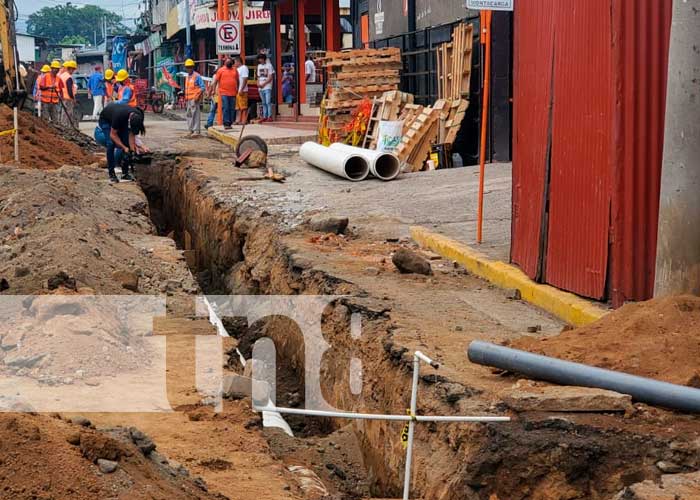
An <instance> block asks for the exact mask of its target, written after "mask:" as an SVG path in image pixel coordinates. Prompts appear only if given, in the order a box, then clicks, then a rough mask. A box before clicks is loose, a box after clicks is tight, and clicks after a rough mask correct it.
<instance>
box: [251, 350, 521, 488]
mask: <svg viewBox="0 0 700 500" xmlns="http://www.w3.org/2000/svg"><path fill="white" fill-rule="evenodd" d="M421 362H423V363H425V364H427V365H429V366H432V367H433V368H434V369H436V370H437V369H438V368H439V367H440V365H439V364H438V363H436V362H435V361H433V360H432V359H430V358H429V357H428V356H426V355H425V354H423V353H422V352H420V351H416V352H415V353H414V354H413V383H412V385H411V407H410V409H409V411H408V412H407V414H405V415H401V414H399V415H390V414H387V415H384V414H377V413H352V412H342V411H325V410H307V409H302V408H281V407H277V406H274V405H273V404H272V403H271V401H270V399H269V398H270V397H271V395H270V394H268V396H267V398H268V400H267V404H266V405H265V406H259V405H257V404H256V403H255V398H253V410H254V411H256V412H276V413H279V414H282V415H283V414H287V415H301V416H306V417H323V418H348V419H352V420H383V421H393V422H407V425H408V430H407V431H406V428H405V427H404V431H403V432H402V435H401V440H402V444H403V442H404V441H405V448H406V466H405V471H404V487H403V499H404V500H409V495H410V490H411V466H412V461H413V440H414V433H415V426H416V424H417V423H423V422H442V423H487V422H510V417H496V416H442V415H416V411H417V407H418V380H419V376H420V363H421ZM253 379H254V380H255V379H257V377H256V370H255V365H253ZM404 433H407V436H406V437H405V438H404Z"/></svg>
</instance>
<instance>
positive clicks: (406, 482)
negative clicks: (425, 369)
mask: <svg viewBox="0 0 700 500" xmlns="http://www.w3.org/2000/svg"><path fill="white" fill-rule="evenodd" d="M421 356H424V355H423V354H421ZM424 357H425V358H426V359H429V358H428V357H427V356H424ZM420 362H421V359H420V358H419V357H418V352H416V353H415V354H414V355H413V384H412V385H411V421H410V422H409V423H408V446H406V469H405V471H404V475H403V500H409V498H408V497H409V495H410V492H411V464H412V463H413V434H414V432H415V430H416V421H415V420H413V417H414V416H415V415H416V409H417V406H418V401H417V400H418V373H419V372H420ZM431 363H432V362H431ZM431 363H429V364H431Z"/></svg>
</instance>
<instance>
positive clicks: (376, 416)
mask: <svg viewBox="0 0 700 500" xmlns="http://www.w3.org/2000/svg"><path fill="white" fill-rule="evenodd" d="M253 410H254V411H256V412H263V411H271V412H276V413H281V414H282V415H304V416H307V417H322V418H349V419H353V420H387V421H390V422H410V421H411V420H413V419H412V418H411V416H410V415H383V414H380V413H350V412H343V411H323V410H304V409H302V408H283V407H278V406H254V407H253ZM415 421H416V422H456V423H458V422H464V423H479V422H510V417H491V416H479V417H442V416H431V415H416V418H415Z"/></svg>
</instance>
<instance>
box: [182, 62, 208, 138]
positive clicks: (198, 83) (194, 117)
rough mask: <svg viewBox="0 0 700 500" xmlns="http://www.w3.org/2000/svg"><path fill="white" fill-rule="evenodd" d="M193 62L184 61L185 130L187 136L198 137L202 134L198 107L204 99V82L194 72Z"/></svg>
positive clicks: (200, 115)
mask: <svg viewBox="0 0 700 500" xmlns="http://www.w3.org/2000/svg"><path fill="white" fill-rule="evenodd" d="M194 66H195V64H194V61H193V60H192V59H188V60H187V61H185V71H187V77H186V78H185V102H186V103H187V129H188V130H189V132H190V133H189V135H190V137H192V136H193V135H195V134H196V135H200V134H201V133H202V111H201V109H200V106H201V104H202V98H203V97H204V91H205V90H206V88H205V87H204V80H202V76H201V75H200V74H199V73H197V72H196V71H195V70H194Z"/></svg>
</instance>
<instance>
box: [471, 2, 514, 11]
mask: <svg viewBox="0 0 700 500" xmlns="http://www.w3.org/2000/svg"><path fill="white" fill-rule="evenodd" d="M514 1H515V0H467V9H472V10H513V2H514Z"/></svg>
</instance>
